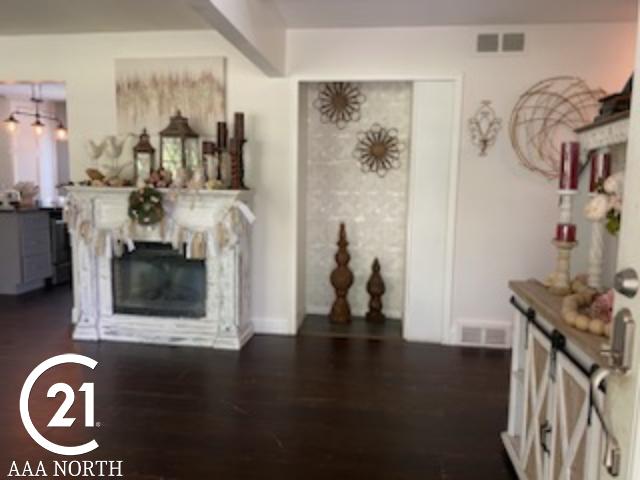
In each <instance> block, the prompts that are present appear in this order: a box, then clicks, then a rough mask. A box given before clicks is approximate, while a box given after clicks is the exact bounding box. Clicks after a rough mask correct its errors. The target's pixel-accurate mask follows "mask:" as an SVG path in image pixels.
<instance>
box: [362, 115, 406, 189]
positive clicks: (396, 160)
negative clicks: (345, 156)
mask: <svg viewBox="0 0 640 480" xmlns="http://www.w3.org/2000/svg"><path fill="white" fill-rule="evenodd" d="M404 149H405V145H404V143H402V142H401V141H400V139H399V138H398V130H397V129H396V128H385V127H383V126H382V125H380V124H379V123H374V124H373V125H372V126H371V128H370V129H369V130H366V131H362V132H358V142H357V144H356V148H355V150H354V151H353V156H354V158H355V159H356V160H357V161H358V163H360V168H361V169H362V171H363V172H365V173H366V172H374V173H376V174H378V176H380V177H384V176H385V175H386V174H387V173H388V172H389V170H391V169H393V168H399V167H400V154H401V153H402V152H403V151H404Z"/></svg>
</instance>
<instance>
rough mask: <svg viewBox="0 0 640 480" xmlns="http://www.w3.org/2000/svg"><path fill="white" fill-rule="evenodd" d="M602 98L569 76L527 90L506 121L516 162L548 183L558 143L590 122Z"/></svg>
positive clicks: (554, 175) (556, 169) (554, 168)
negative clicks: (516, 158) (518, 161)
mask: <svg viewBox="0 0 640 480" xmlns="http://www.w3.org/2000/svg"><path fill="white" fill-rule="evenodd" d="M604 95H605V92H604V90H602V89H599V88H598V89H592V88H590V87H589V86H588V85H587V83H586V82H585V81H584V80H582V79H581V78H578V77H570V76H559V77H552V78H548V79H546V80H542V81H540V82H538V83H536V84H535V85H533V86H532V87H531V88H529V89H528V90H527V91H526V92H525V93H523V94H522V95H521V96H520V98H519V99H518V101H517V103H516V105H515V107H514V108H513V112H512V113H511V119H510V121H509V136H510V137H511V145H512V146H513V149H514V150H515V152H516V155H517V156H518V159H519V160H520V163H521V164H522V165H523V166H524V167H525V168H527V169H529V170H531V171H532V172H536V173H539V174H540V175H542V176H544V177H545V178H547V179H549V180H551V179H554V178H557V177H558V175H559V162H560V144H561V143H562V142H563V141H567V140H568V138H567V137H568V136H570V137H571V138H574V137H575V133H574V130H575V129H576V128H579V127H581V126H584V125H586V124H588V123H590V122H591V121H592V120H593V118H594V115H595V114H596V113H597V111H598V107H599V104H598V100H599V99H600V98H601V97H602V96H604Z"/></svg>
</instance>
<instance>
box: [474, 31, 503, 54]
mask: <svg viewBox="0 0 640 480" xmlns="http://www.w3.org/2000/svg"><path fill="white" fill-rule="evenodd" d="M499 48H500V36H499V35H498V34H497V33H481V34H479V35H478V41H477V44H476V50H477V51H478V53H491V52H497V51H498V49H499Z"/></svg>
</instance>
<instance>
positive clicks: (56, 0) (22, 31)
mask: <svg viewBox="0 0 640 480" xmlns="http://www.w3.org/2000/svg"><path fill="white" fill-rule="evenodd" d="M1 1H2V6H1V7H0V35H28V34H56V33H88V32H127V31H129V32H133V31H145V30H198V29H206V28H211V27H210V26H209V24H208V23H207V22H206V21H205V20H204V19H203V18H202V17H201V16H200V15H199V14H198V13H196V11H195V10H194V9H193V8H191V5H192V3H193V1H192V0H1Z"/></svg>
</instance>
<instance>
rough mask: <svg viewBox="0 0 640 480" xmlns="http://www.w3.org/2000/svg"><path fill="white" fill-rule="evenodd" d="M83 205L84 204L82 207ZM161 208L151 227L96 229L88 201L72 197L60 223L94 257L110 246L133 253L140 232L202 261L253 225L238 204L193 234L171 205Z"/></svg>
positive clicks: (125, 225)
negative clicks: (161, 215) (160, 215)
mask: <svg viewBox="0 0 640 480" xmlns="http://www.w3.org/2000/svg"><path fill="white" fill-rule="evenodd" d="M83 203H86V204H83ZM170 203H171V204H169V205H167V207H166V208H165V216H164V219H163V220H162V221H161V222H160V223H159V224H157V225H154V226H142V225H139V224H138V223H136V222H135V221H134V220H131V219H127V220H126V221H125V222H123V223H122V224H121V225H119V226H118V227H116V228H111V229H101V228H96V227H95V225H94V223H93V219H92V212H91V201H90V200H79V199H77V198H76V197H75V196H73V194H69V196H68V197H67V203H66V205H65V208H64V216H63V218H64V221H65V222H66V223H67V225H68V226H69V230H70V231H71V232H73V233H74V234H76V235H77V236H78V237H79V238H80V239H82V241H84V242H85V244H87V245H89V246H92V247H93V249H94V252H95V254H96V255H97V256H103V255H104V254H105V253H106V246H107V243H108V242H111V251H112V252H113V254H114V255H116V256H118V257H119V256H121V255H122V254H123V253H124V249H125V248H126V249H127V250H128V251H129V252H132V251H133V250H135V242H134V240H133V239H134V238H136V237H137V236H139V235H137V233H139V232H140V230H147V231H153V230H158V231H159V236H160V238H161V240H162V241H163V242H165V243H170V244H171V245H172V246H173V248H175V249H176V250H179V249H180V246H181V245H186V246H187V248H186V256H187V258H189V259H198V260H203V259H206V258H207V257H208V256H211V257H217V256H219V255H220V254H221V253H222V252H223V251H224V250H226V249H227V248H231V247H233V246H235V245H236V244H237V243H238V241H239V239H240V238H241V236H242V235H243V234H244V233H245V232H246V228H247V224H248V225H251V224H252V223H253V222H254V221H255V215H254V214H253V212H252V211H251V209H250V208H249V207H248V206H247V204H245V203H244V202H242V201H240V200H235V201H234V202H233V204H232V205H231V206H230V207H229V208H228V209H227V210H225V211H224V213H223V214H222V215H220V216H219V218H218V219H214V222H213V226H212V227H211V228H208V229H199V230H194V229H190V228H187V227H185V226H182V225H179V224H178V223H177V222H176V221H175V216H174V215H173V210H174V206H175V205H174V204H173V203H174V202H170Z"/></svg>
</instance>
